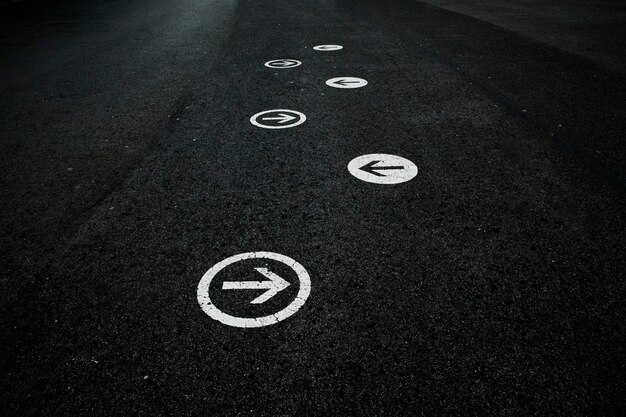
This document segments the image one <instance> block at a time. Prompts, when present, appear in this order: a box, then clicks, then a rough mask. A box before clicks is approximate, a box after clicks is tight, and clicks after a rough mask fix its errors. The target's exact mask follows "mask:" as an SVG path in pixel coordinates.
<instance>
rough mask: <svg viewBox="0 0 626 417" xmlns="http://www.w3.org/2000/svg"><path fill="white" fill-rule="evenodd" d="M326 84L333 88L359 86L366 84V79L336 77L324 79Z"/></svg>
mask: <svg viewBox="0 0 626 417" xmlns="http://www.w3.org/2000/svg"><path fill="white" fill-rule="evenodd" d="M326 85H327V86H329V87H334V88H361V87H365V86H366V85H367V80H364V79H363V78H357V77H336V78H331V79H330V80H328V81H326Z"/></svg>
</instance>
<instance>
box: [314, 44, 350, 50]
mask: <svg viewBox="0 0 626 417" xmlns="http://www.w3.org/2000/svg"><path fill="white" fill-rule="evenodd" d="M313 49H315V50H316V51H338V50H340V49H343V46H341V45H317V46H314V47H313Z"/></svg>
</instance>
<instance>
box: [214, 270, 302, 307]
mask: <svg viewBox="0 0 626 417" xmlns="http://www.w3.org/2000/svg"><path fill="white" fill-rule="evenodd" d="M254 269H256V270H257V271H258V272H259V273H261V274H262V275H263V276H264V277H266V278H268V279H269V281H237V282H233V281H225V282H224V283H223V284H222V289H223V290H267V291H265V292H264V293H263V294H261V295H260V296H258V297H257V298H255V299H254V300H252V301H250V304H263V303H264V302H266V301H267V300H269V299H270V298H272V297H273V296H275V295H276V294H278V293H279V292H281V291H282V290H284V289H285V288H287V287H288V286H289V285H290V284H289V282H287V281H285V280H284V279H283V278H281V277H280V276H278V275H276V274H275V273H273V272H272V271H270V270H269V269H267V268H254Z"/></svg>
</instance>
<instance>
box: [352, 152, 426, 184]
mask: <svg viewBox="0 0 626 417" xmlns="http://www.w3.org/2000/svg"><path fill="white" fill-rule="evenodd" d="M348 171H350V174H352V175H354V176H355V177H357V178H358V179H360V180H362V181H366V182H372V183H374V184H400V183H402V182H407V181H410V180H412V179H413V178H415V176H416V175H417V166H416V165H415V164H414V163H413V162H411V161H409V160H408V159H406V158H403V157H401V156H396V155H389V154H384V153H375V154H369V155H361V156H359V157H357V158H354V159H353V160H352V161H350V163H349V164H348Z"/></svg>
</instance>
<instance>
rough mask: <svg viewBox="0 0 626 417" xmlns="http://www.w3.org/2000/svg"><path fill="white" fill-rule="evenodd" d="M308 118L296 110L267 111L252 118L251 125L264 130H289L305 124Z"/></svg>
mask: <svg viewBox="0 0 626 417" xmlns="http://www.w3.org/2000/svg"><path fill="white" fill-rule="evenodd" d="M305 120H306V116H305V115H304V113H300V112H299V111H295V110H287V109H275V110H266V111H262V112H260V113H257V114H255V115H254V116H252V117H251V118H250V123H252V124H253V125H255V126H257V127H261V128H263V129H287V128H290V127H294V126H298V125H301V124H302V123H304V121H305Z"/></svg>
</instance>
